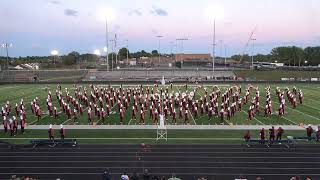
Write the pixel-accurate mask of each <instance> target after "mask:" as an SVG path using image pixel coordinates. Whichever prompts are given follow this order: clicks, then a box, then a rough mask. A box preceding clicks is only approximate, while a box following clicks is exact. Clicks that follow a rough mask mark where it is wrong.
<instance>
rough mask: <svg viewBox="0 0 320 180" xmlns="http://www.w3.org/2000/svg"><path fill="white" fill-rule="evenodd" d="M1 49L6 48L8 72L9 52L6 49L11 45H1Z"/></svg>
mask: <svg viewBox="0 0 320 180" xmlns="http://www.w3.org/2000/svg"><path fill="white" fill-rule="evenodd" d="M1 47H2V48H6V53H7V69H8V70H9V50H8V48H11V47H12V43H3V44H1Z"/></svg>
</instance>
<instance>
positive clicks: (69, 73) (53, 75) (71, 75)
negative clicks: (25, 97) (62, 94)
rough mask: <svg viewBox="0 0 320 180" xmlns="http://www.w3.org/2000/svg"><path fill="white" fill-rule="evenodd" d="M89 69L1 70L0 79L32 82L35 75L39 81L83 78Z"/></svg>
mask: <svg viewBox="0 0 320 180" xmlns="http://www.w3.org/2000/svg"><path fill="white" fill-rule="evenodd" d="M86 74H87V70H28V71H26V70H10V71H1V74H0V81H5V82H32V81H34V77H35V76H36V77H38V80H39V81H60V82H61V81H64V80H69V81H70V80H81V79H82V78H83V77H85V75H86Z"/></svg>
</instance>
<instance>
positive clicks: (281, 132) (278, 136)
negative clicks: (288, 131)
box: [277, 127, 284, 141]
mask: <svg viewBox="0 0 320 180" xmlns="http://www.w3.org/2000/svg"><path fill="white" fill-rule="evenodd" d="M283 133H284V130H283V129H282V128H281V127H279V128H278V130H277V141H279V140H280V141H281V138H282V135H283Z"/></svg>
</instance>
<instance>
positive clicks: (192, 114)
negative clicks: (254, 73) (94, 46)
mask: <svg viewBox="0 0 320 180" xmlns="http://www.w3.org/2000/svg"><path fill="white" fill-rule="evenodd" d="M73 87H74V92H73V93H74V94H73V95H72V92H71V91H70V90H69V89H68V88H65V89H64V91H63V90H62V87H61V85H58V86H57V89H56V91H55V95H56V100H57V102H58V103H56V104H58V105H59V107H56V106H54V103H53V102H54V100H53V96H52V93H51V91H50V90H48V95H47V99H46V107H47V115H48V116H50V117H52V118H54V119H58V118H59V116H60V115H61V114H65V116H66V117H67V119H68V120H70V121H73V122H74V123H75V122H77V120H78V118H79V117H81V116H83V115H84V114H85V111H87V120H88V124H93V122H94V120H97V121H98V122H101V123H106V122H107V121H108V118H109V117H110V115H111V114H112V112H114V111H116V115H115V116H117V114H118V117H119V123H120V124H123V123H124V119H125V118H129V117H126V116H125V115H126V112H127V111H131V120H133V121H136V122H137V123H139V124H145V117H146V114H149V115H147V116H148V117H149V119H150V120H152V122H153V123H154V124H156V123H158V121H159V115H160V114H163V115H164V117H165V120H167V121H169V118H171V119H172V122H171V123H172V124H177V119H179V120H182V121H183V122H184V123H185V124H189V123H190V118H191V119H198V118H199V117H203V116H207V117H208V120H209V121H210V120H211V119H213V118H214V117H219V119H220V123H221V124H223V123H224V121H226V120H230V119H231V118H232V117H234V116H235V114H236V113H238V112H241V111H243V106H244V105H246V104H249V103H250V106H249V109H248V111H247V114H248V119H249V120H252V119H253V118H254V117H255V115H256V114H260V110H261V109H262V108H261V107H260V92H259V88H258V87H254V86H253V85H251V84H249V85H248V86H247V88H246V89H245V91H244V95H243V96H241V95H242V88H241V86H237V85H234V86H231V87H228V88H226V90H225V91H224V92H223V91H221V90H220V88H219V87H218V86H212V90H211V91H208V89H207V88H206V87H203V86H196V87H195V88H194V89H193V90H191V91H188V85H187V84H185V85H183V86H181V87H180V88H181V91H180V89H179V87H178V92H175V91H174V90H173V85H172V83H171V84H170V86H165V87H159V86H158V85H157V84H155V85H153V86H152V87H149V86H147V87H143V86H142V85H140V86H137V87H128V88H123V87H122V85H121V86H120V87H119V88H114V87H111V85H109V86H108V87H107V88H106V87H101V86H95V85H92V84H91V85H90V86H89V88H88V89H87V88H86V87H82V86H78V85H74V86H73ZM199 90H201V91H204V95H203V96H201V97H200V98H196V95H197V94H198V95H199V96H200V93H199V92H198V91H199ZM202 94H203V93H202ZM275 94H276V97H273V96H272V95H271V89H270V87H267V88H266V102H265V106H264V107H265V108H264V116H266V117H268V116H271V114H273V112H272V105H273V104H272V102H273V101H272V99H276V98H277V100H278V103H279V108H278V116H279V117H281V116H283V115H284V114H285V108H286V106H287V104H286V99H285V97H284V96H285V95H286V97H287V99H288V101H289V102H290V104H291V106H292V108H296V107H297V97H298V99H299V103H300V104H302V103H303V100H304V96H303V92H302V91H301V90H297V89H296V87H293V89H292V91H290V89H289V88H286V89H285V90H284V91H282V90H281V89H280V88H279V87H277V88H276V91H275ZM30 110H31V114H30V116H31V115H34V116H36V117H37V120H38V121H41V118H42V116H43V115H44V113H43V111H42V110H41V107H40V100H39V98H38V97H36V98H35V99H34V100H32V101H31V102H30ZM262 110H263V109H262ZM244 112H245V111H244ZM1 114H2V117H3V125H4V130H5V132H7V131H8V129H9V130H10V132H11V135H12V136H14V135H15V134H16V133H17V130H18V126H20V127H21V132H22V133H24V127H25V126H26V121H27V113H26V107H25V105H24V101H23V99H21V101H20V103H19V104H16V106H15V112H12V108H11V105H10V102H9V101H7V103H6V104H5V105H4V107H2V110H1ZM128 114H129V113H128ZM127 116H128V115H127Z"/></svg>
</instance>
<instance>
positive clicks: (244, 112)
mask: <svg viewBox="0 0 320 180" xmlns="http://www.w3.org/2000/svg"><path fill="white" fill-rule="evenodd" d="M242 112H244V113H245V114H247V115H248V113H247V112H245V111H244V110H242ZM253 119H254V120H256V121H258V122H259V123H260V124H262V125H265V124H264V123H262V122H261V121H259V120H258V119H257V118H256V117H254V116H253Z"/></svg>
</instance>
